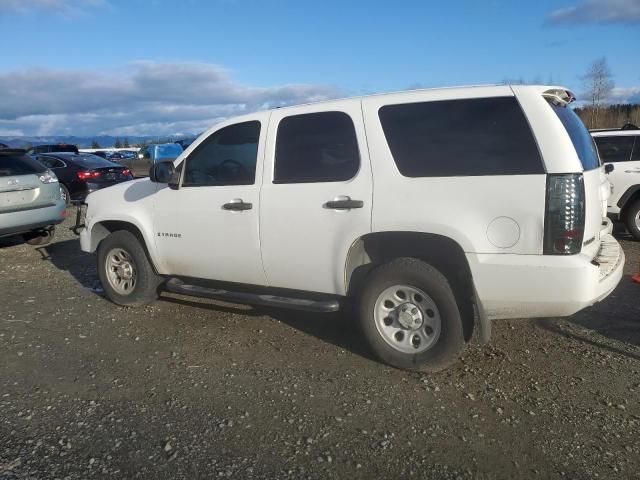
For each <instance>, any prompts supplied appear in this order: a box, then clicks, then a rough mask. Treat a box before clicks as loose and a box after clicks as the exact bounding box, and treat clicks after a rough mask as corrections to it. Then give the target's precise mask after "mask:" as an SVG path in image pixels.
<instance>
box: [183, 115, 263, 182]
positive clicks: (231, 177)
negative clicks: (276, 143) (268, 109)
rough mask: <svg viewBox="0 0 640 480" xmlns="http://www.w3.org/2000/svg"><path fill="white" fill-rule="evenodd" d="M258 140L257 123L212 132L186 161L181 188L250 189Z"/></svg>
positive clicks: (258, 129)
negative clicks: (222, 187)
mask: <svg viewBox="0 0 640 480" xmlns="http://www.w3.org/2000/svg"><path fill="white" fill-rule="evenodd" d="M259 139H260V122H257V121H256V122H245V123H238V124H236V125H230V126H228V127H225V128H222V129H221V130H218V131H217V132H214V133H213V134H211V136H210V137H209V138H208V139H207V140H205V142H204V143H203V144H201V145H199V146H198V148H197V149H196V150H195V151H194V152H193V153H191V155H189V157H188V158H187V160H186V162H187V164H186V167H185V173H184V181H183V185H185V186H205V185H253V183H254V182H255V178H256V160H257V158H258V140H259ZM176 146H177V147H178V148H180V146H179V145H176Z"/></svg>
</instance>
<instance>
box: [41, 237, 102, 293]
mask: <svg viewBox="0 0 640 480" xmlns="http://www.w3.org/2000/svg"><path fill="white" fill-rule="evenodd" d="M36 250H37V251H38V253H40V255H41V256H42V260H43V261H48V262H51V263H52V264H53V265H54V266H55V267H56V268H57V269H58V270H62V271H66V272H69V273H70V274H71V276H72V277H73V278H74V279H75V280H76V281H77V282H78V283H79V284H80V285H82V286H83V287H84V288H86V289H89V290H90V291H92V292H93V293H95V294H96V295H98V294H100V293H101V292H102V287H101V285H100V281H99V280H98V273H97V271H96V264H95V256H94V255H88V254H86V253H85V252H83V251H82V250H80V242H78V240H75V239H73V240H62V241H59V242H54V243H51V244H49V245H46V246H44V247H38V248H36Z"/></svg>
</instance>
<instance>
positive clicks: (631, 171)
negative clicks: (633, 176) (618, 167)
mask: <svg viewBox="0 0 640 480" xmlns="http://www.w3.org/2000/svg"><path fill="white" fill-rule="evenodd" d="M624 173H640V169H633V170H625V171H624Z"/></svg>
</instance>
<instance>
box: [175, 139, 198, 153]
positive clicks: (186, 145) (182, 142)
mask: <svg viewBox="0 0 640 480" xmlns="http://www.w3.org/2000/svg"><path fill="white" fill-rule="evenodd" d="M196 138H198V137H192V138H183V139H182V140H178V141H176V142H174V143H177V144H178V145H180V146H181V147H182V150H186V149H187V148H189V145H191V144H192V143H193V142H195V141H196Z"/></svg>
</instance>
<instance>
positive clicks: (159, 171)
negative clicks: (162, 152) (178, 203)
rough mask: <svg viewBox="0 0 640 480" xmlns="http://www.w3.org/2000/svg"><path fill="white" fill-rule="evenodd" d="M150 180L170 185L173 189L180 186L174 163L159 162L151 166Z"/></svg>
mask: <svg viewBox="0 0 640 480" xmlns="http://www.w3.org/2000/svg"><path fill="white" fill-rule="evenodd" d="M149 179H150V180H151V181H152V182H154V183H168V184H169V186H170V187H172V188H173V187H177V186H178V172H177V171H176V167H174V166H173V162H159V163H155V164H153V165H151V168H150V169H149Z"/></svg>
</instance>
